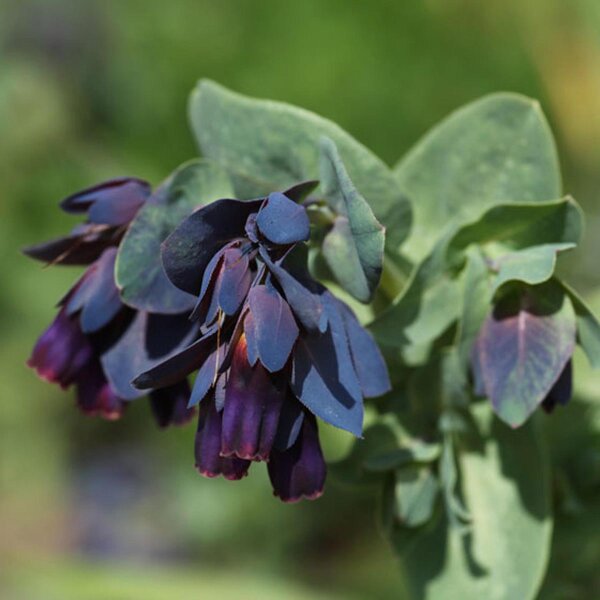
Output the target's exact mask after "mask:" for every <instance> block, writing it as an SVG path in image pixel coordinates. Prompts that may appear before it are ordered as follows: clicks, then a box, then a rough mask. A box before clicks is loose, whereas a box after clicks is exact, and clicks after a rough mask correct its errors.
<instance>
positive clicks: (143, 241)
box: [116, 159, 233, 314]
mask: <svg viewBox="0 0 600 600" xmlns="http://www.w3.org/2000/svg"><path fill="white" fill-rule="evenodd" d="M232 194H233V190H232V187H231V183H230V181H229V177H228V176H227V173H226V172H225V171H224V170H223V169H222V168H221V167H220V166H218V165H217V164H216V163H214V162H210V161H206V160H202V159H199V160H194V161H191V162H189V163H186V164H184V165H183V166H181V167H180V168H179V169H178V170H177V171H175V173H174V174H173V175H172V176H171V177H170V178H169V179H168V180H167V181H166V182H165V183H164V184H163V185H162V186H161V187H160V188H159V189H158V190H157V191H156V192H155V194H154V195H153V196H152V197H151V198H150V199H149V200H148V201H147V202H146V204H145V205H144V206H143V207H142V208H141V209H140V211H139V212H138V214H137V216H136V218H135V219H134V220H133V222H132V223H131V226H130V227H129V229H128V231H127V233H126V234H125V237H124V238H123V241H122V242H121V246H120V249H119V254H118V256H117V264H116V281H117V285H118V286H119V288H120V289H121V297H122V299H123V302H125V303H126V304H129V305H130V306H132V307H134V308H137V309H139V310H149V311H151V312H160V313H170V314H173V313H178V312H184V311H186V310H191V308H192V307H193V305H194V299H193V298H192V297H191V296H189V295H188V294H186V293H184V292H183V291H181V290H179V289H177V288H176V287H175V286H174V285H173V284H172V283H171V282H170V281H169V280H168V278H167V277H166V275H165V273H164V271H163V268H162V264H161V258H160V245H161V243H162V242H163V240H164V239H166V237H167V236H168V235H169V234H170V233H171V232H172V231H173V230H174V229H175V227H176V226H177V225H178V224H179V223H180V222H181V220H182V219H184V218H185V217H187V216H188V215H189V214H190V213H191V212H192V211H193V210H194V209H195V208H197V207H199V206H201V205H202V204H206V203H208V202H211V201H213V200H216V199H218V198H223V197H228V196H231V195H232Z"/></svg>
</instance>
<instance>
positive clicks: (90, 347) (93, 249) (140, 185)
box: [25, 179, 195, 427]
mask: <svg viewBox="0 0 600 600" xmlns="http://www.w3.org/2000/svg"><path fill="white" fill-rule="evenodd" d="M149 192H150V186H149V185H148V184H147V183H145V182H143V181H140V180H137V179H119V180H113V181H110V182H107V183H104V184H101V185H98V186H95V187H93V188H89V189H88V190H84V191H83V192H80V193H78V194H75V195H74V196H70V197H69V198H67V199H66V200H64V201H63V202H62V203H61V206H62V208H63V209H64V210H66V211H67V212H73V213H86V214H87V221H86V223H84V224H83V225H80V226H78V227H76V228H75V230H74V233H72V234H71V235H70V236H67V237H65V238H60V239H59V240H54V241H53V242H49V243H47V244H40V245H38V246H34V247H30V248H28V249H26V250H25V253H26V254H28V255H29V256H32V257H34V258H37V259H40V260H43V261H51V262H53V263H59V264H87V265H88V266H87V269H86V270H85V272H84V274H83V275H82V276H81V278H80V279H79V280H78V281H77V282H76V283H75V285H74V286H73V287H72V288H71V289H70V290H69V292H68V293H67V294H66V295H65V296H64V298H63V299H62V300H61V301H60V303H59V312H58V314H57V316H56V318H55V320H54V321H53V323H52V324H51V325H50V327H49V328H48V329H47V330H46V331H45V332H44V333H43V334H42V335H41V337H40V338H39V340H38V342H37V343H36V345H35V347H34V349H33V352H32V355H31V357H30V359H29V360H28V363H27V364H28V365H29V366H30V367H32V368H34V369H35V370H36V371H37V373H38V374H39V375H40V377H42V378H43V379H45V380H46V381H49V382H52V383H57V384H58V385H60V386H61V387H63V388H68V387H69V386H71V385H74V386H75V388H76V398H77V405H78V406H79V408H80V409H81V410H82V411H83V412H84V413H86V414H88V415H98V416H102V417H104V418H106V419H111V420H112V419H117V418H119V417H120V416H121V415H122V413H123V411H124V408H125V406H126V404H127V402H128V401H130V400H133V399H134V398H137V397H139V396H140V395H142V394H141V393H140V392H139V391H138V390H135V389H134V388H133V387H132V386H131V385H130V381H131V379H133V377H134V375H136V374H137V373H138V372H139V370H141V369H144V368H147V367H148V366H150V365H152V364H155V363H156V362H157V361H158V360H161V359H162V358H164V357H165V356H168V354H169V352H170V351H173V350H176V348H177V343H181V342H182V341H183V340H185V341H187V340H188V339H189V335H190V332H191V333H192V334H193V332H194V331H195V328H194V327H193V326H191V324H190V323H189V322H188V321H187V319H186V318H185V316H184V315H176V316H174V317H171V320H172V321H173V320H175V321H177V322H176V323H171V327H170V328H169V330H170V332H171V334H172V335H171V336H166V337H165V343H164V344H163V343H161V344H158V346H159V347H158V348H154V349H152V350H150V349H148V348H147V346H148V345H149V344H150V342H151V341H152V340H155V339H156V335H155V330H156V326H154V327H153V326H152V325H151V323H153V321H152V319H151V318H150V317H149V316H148V315H147V314H142V315H140V314H139V313H136V311H134V310H133V309H131V308H129V307H127V306H125V305H124V304H123V303H122V302H121V299H120V296H119V290H118V288H117V286H116V284H115V280H114V269H115V259H116V255H117V249H118V244H119V242H120V240H121V238H122V237H123V234H124V233H125V231H126V229H127V226H128V224H129V222H130V221H131V220H132V219H133V217H134V216H135V214H136V212H137V210H138V209H139V208H140V206H141V205H142V204H143V203H144V201H145V200H146V198H147V197H148V195H149ZM140 322H143V325H144V328H143V331H142V332H141V334H140V335H137V336H136V335H135V334H138V333H140V332H138V324H139V323H140ZM182 324H183V327H182V326H181V325H182ZM173 335H175V336H178V338H177V339H176V340H175V342H173V339H172V338H173ZM186 336H188V337H186ZM133 338H134V342H135V344H134V346H132V344H131V341H132V339H133ZM124 345H127V348H128V350H129V351H128V352H122V351H121V350H122V347H123V346H124ZM154 345H155V346H156V344H154ZM189 392H190V390H189V386H188V384H187V381H181V382H179V383H178V384H177V385H176V386H171V387H168V388H165V389H161V390H153V391H151V392H150V405H151V408H152V412H153V414H154V416H155V419H156V421H157V423H158V424H159V425H160V426H161V427H164V426H166V425H169V424H171V423H174V424H180V423H184V422H185V421H187V420H189V419H190V418H191V416H192V415H193V410H189V409H187V398H188V396H189Z"/></svg>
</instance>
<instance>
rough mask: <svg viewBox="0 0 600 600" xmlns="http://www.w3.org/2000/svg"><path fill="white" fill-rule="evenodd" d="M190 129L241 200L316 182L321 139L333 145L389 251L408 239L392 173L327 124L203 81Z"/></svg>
mask: <svg viewBox="0 0 600 600" xmlns="http://www.w3.org/2000/svg"><path fill="white" fill-rule="evenodd" d="M189 111H190V119H191V123H192V128H193V131H194V134H195V136H196V140H197V141H198V145H199V146H200V149H201V151H202V154H203V155H204V156H207V157H209V158H212V159H214V160H216V161H217V162H219V163H220V164H222V165H223V166H225V167H226V168H227V170H228V171H229V172H230V173H231V174H232V176H233V178H234V183H235V190H236V193H237V194H238V197H241V198H253V197H258V196H261V195H267V194H269V193H271V192H274V191H277V190H283V189H285V188H286V187H288V186H290V185H292V184H294V183H297V182H299V181H303V180H306V179H315V178H318V175H319V139H320V138H321V137H322V136H327V137H329V138H331V139H332V140H333V141H334V142H335V144H336V146H337V148H338V150H339V152H340V155H341V157H342V159H343V160H344V164H345V165H346V168H347V169H348V174H349V176H350V178H351V179H352V181H353V182H354V184H355V186H356V188H357V189H358V190H359V192H360V193H361V194H362V195H363V196H364V197H365V198H367V199H368V201H369V204H370V205H371V208H372V209H373V212H374V213H375V216H376V217H377V219H378V220H379V221H380V222H381V223H383V225H384V226H386V227H387V228H388V231H389V232H390V233H389V237H388V242H389V244H390V248H393V249H396V248H397V247H398V246H399V244H400V243H401V242H402V241H403V240H404V238H405V237H406V235H407V233H408V231H409V228H410V222H411V217H410V215H411V207H410V204H409V202H408V200H407V199H406V198H405V197H404V196H403V194H401V193H400V192H399V190H398V184H397V182H396V181H395V178H394V176H393V174H392V172H391V170H390V169H389V168H388V167H387V166H386V165H385V164H384V163H383V162H382V161H381V160H380V159H379V158H377V157H376V156H375V155H373V154H372V153H371V152H370V151H369V150H368V149H367V148H365V147H364V146H363V145H362V144H360V143H359V142H357V141H356V140H354V139H353V138H352V137H351V136H350V135H348V134H347V133H346V132H345V131H343V130H342V129H341V128H340V127H338V126H337V125H336V124H335V123H332V122H330V121H328V120H326V119H323V118H321V117H319V116H317V115H315V114H312V113H310V112H308V111H306V110H302V109H300V108H296V107H294V106H290V105H287V104H283V103H280V102H273V101H270V100H257V99H253V98H247V97H245V96H242V95H240V94H236V93H234V92H231V91H229V90H227V89H226V88H224V87H222V86H220V85H218V84H217V83H214V82H212V81H208V80H203V81H201V82H200V83H199V84H198V86H197V87H196V89H195V90H194V92H193V93H192V95H191V98H190V104H189Z"/></svg>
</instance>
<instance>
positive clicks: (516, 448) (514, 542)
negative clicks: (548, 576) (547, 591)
mask: <svg viewBox="0 0 600 600" xmlns="http://www.w3.org/2000/svg"><path fill="white" fill-rule="evenodd" d="M474 412H475V415H474V416H475V419H476V421H477V425H478V429H479V431H480V432H481V435H482V439H481V440H480V442H479V443H476V442H474V443H472V444H468V445H467V446H466V448H465V449H464V450H463V451H462V452H461V453H460V454H459V456H458V467H459V471H460V481H461V488H462V495H463V498H464V501H465V504H466V505H467V507H468V509H469V511H470V513H471V514H472V516H473V520H472V523H471V525H470V528H469V533H468V534H467V535H464V534H463V533H462V532H461V530H460V529H456V528H450V527H448V521H447V519H446V518H443V517H441V518H439V519H438V520H437V522H436V523H432V524H431V526H430V525H427V526H425V527H424V528H421V529H420V530H413V533H414V536H413V537H412V538H410V536H409V543H408V545H407V544H406V543H404V540H405V539H406V538H407V536H406V533H405V532H406V531H407V530H406V529H404V528H394V529H392V531H391V539H392V544H393V545H394V548H396V547H397V548H398V551H401V552H403V554H404V555H403V557H402V566H403V572H404V573H405V576H406V581H407V584H408V586H409V588H410V590H411V592H412V593H411V597H412V598H415V599H417V598H418V599H424V598H434V599H436V598H444V599H446V598H448V599H454V598H460V600H481V599H482V598H486V599H490V600H505V599H508V598H511V599H512V598H519V600H533V599H534V598H535V597H536V594H537V591H538V589H539V586H540V584H541V581H542V578H543V576H544V573H545V570H546V565H547V562H548V554H549V548H550V541H551V534H552V517H551V495H550V485H549V483H550V481H549V473H548V458H547V453H546V449H545V447H544V445H543V444H542V442H541V440H540V438H539V434H538V432H537V430H536V428H535V426H534V423H531V422H530V423H527V424H526V425H525V426H524V427H522V428H520V429H519V430H512V429H510V428H508V427H506V426H505V425H504V424H503V423H502V422H500V421H499V420H497V419H495V418H494V416H493V413H492V411H491V410H490V408H489V406H488V405H485V404H479V405H477V406H476V407H474Z"/></svg>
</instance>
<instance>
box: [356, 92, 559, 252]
mask: <svg viewBox="0 0 600 600" xmlns="http://www.w3.org/2000/svg"><path fill="white" fill-rule="evenodd" d="M440 173H441V174H443V176H440ZM396 176H397V179H398V182H399V184H400V189H401V190H402V191H403V192H404V193H405V194H406V195H407V196H408V197H409V198H410V199H411V201H412V203H413V207H414V215H413V218H414V224H413V228H412V231H411V236H410V240H409V241H408V242H407V244H406V251H409V252H410V257H411V258H412V259H415V260H421V259H422V258H423V257H424V256H425V255H427V253H428V252H429V250H430V249H431V247H432V240H435V237H436V236H437V234H438V232H439V231H441V230H442V229H444V228H445V227H447V226H448V225H449V224H450V225H452V224H462V223H467V222H469V221H471V220H472V219H473V218H475V217H477V216H478V215H480V214H481V212H482V211H483V210H485V209H486V208H489V207H491V206H494V205H496V204H500V203H506V202H514V201H515V200H518V201H521V202H538V201H545V200H549V199H551V198H558V197H559V196H560V194H561V181H560V171H559V167H558V159H557V154H556V147H555V144H554V140H553V138H552V134H551V132H550V128H549V127H548V123H547V122H546V119H545V118H544V115H543V114H542V111H541V110H540V105H539V103H538V102H536V101H534V100H531V99H529V98H526V97H525V96H519V95H516V94H506V93H500V94H493V95H491V96H487V97H484V98H482V99H480V100H477V101H476V102H473V103H472V104H469V105H467V106H465V107H463V108H460V109H459V110H457V111H456V112H454V113H453V114H451V115H450V116H449V117H447V118H446V119H445V120H444V121H442V122H441V123H440V124H439V125H437V126H436V127H434V128H433V129H432V130H431V131H430V132H429V133H427V134H426V135H425V136H424V137H423V138H422V139H421V141H419V142H418V143H417V145H416V146H415V147H414V148H413V149H412V150H411V151H410V152H409V153H408V154H407V155H406V157H405V158H404V159H403V160H402V161H401V162H400V163H399V164H398V166H397V167H396ZM363 192H364V193H365V195H366V190H363ZM367 197H369V196H368V195H367ZM409 249H410V250H409Z"/></svg>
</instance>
